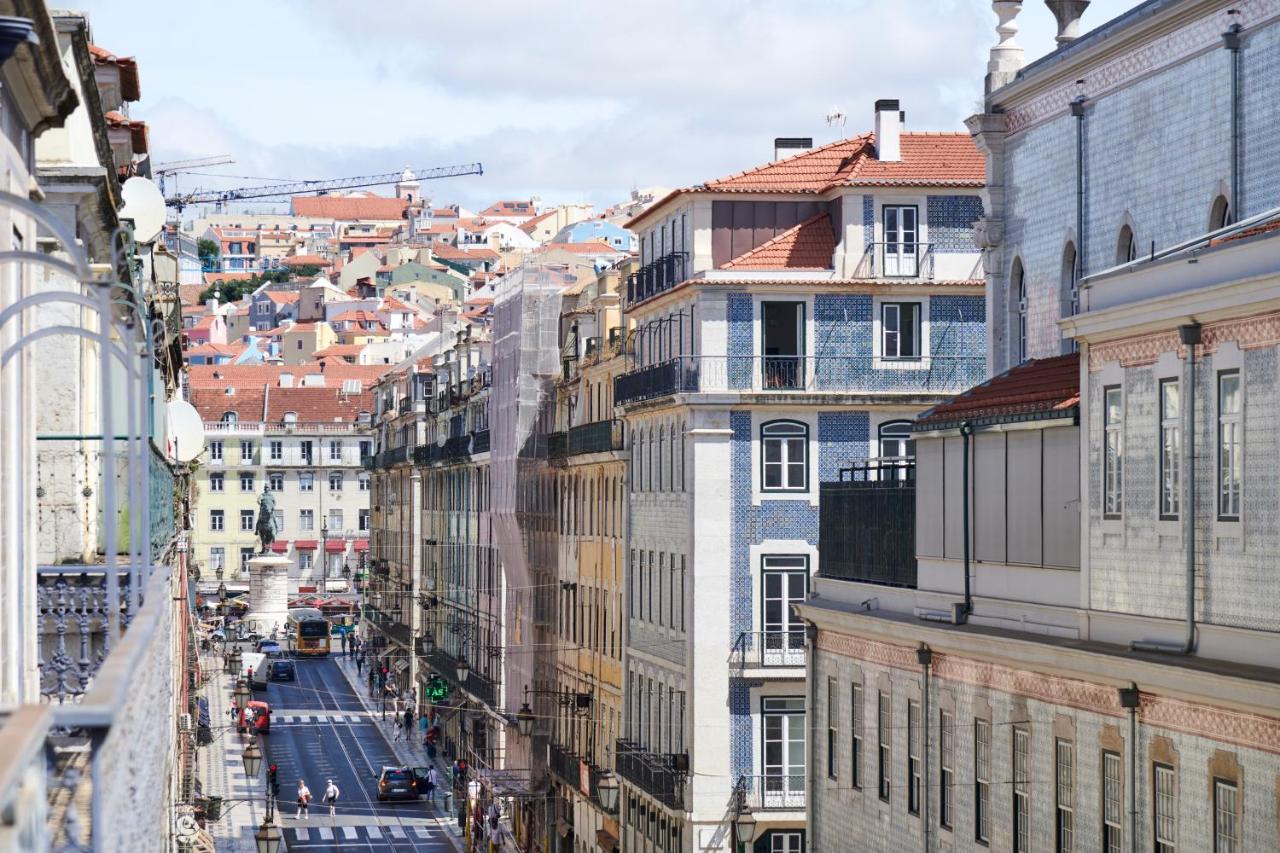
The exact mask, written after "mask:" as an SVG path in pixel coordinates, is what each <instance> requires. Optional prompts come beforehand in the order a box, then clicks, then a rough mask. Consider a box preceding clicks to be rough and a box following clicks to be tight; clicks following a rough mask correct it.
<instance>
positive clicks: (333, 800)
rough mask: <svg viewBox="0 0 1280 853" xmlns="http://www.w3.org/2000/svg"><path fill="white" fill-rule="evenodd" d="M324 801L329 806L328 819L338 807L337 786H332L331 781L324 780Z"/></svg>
mask: <svg viewBox="0 0 1280 853" xmlns="http://www.w3.org/2000/svg"><path fill="white" fill-rule="evenodd" d="M324 801H325V802H326V803H328V804H329V817H333V815H334V813H335V812H336V810H337V805H338V786H337V785H335V784H333V780H332V779H328V780H326V784H325V786H324Z"/></svg>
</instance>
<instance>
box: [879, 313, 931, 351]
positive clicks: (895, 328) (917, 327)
mask: <svg viewBox="0 0 1280 853" xmlns="http://www.w3.org/2000/svg"><path fill="white" fill-rule="evenodd" d="M921 304H922V303H920V302H919V301H917V300H914V299H903V300H900V301H896V302H890V301H889V300H885V301H883V302H881V303H880V357H881V358H883V359H885V360H886V361H890V360H892V361H918V360H920V359H922V358H924V351H923V349H922V348H921V346H920V344H921V336H922V333H923V331H924V318H923V317H921V316H920V308H921ZM904 309H905V310H904ZM908 314H911V315H914V316H913V317H911V318H910V319H911V320H912V322H910V323H908V322H907V318H905V317H904V315H908ZM906 327H909V328H910V331H911V333H912V334H911V337H912V339H913V341H914V346H912V347H906V346H904V344H903V330H904V328H906Z"/></svg>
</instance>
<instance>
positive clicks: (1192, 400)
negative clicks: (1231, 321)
mask: <svg viewBox="0 0 1280 853" xmlns="http://www.w3.org/2000/svg"><path fill="white" fill-rule="evenodd" d="M1178 336H1179V338H1181V341H1182V345H1183V346H1185V347H1186V348H1187V413H1186V415H1185V416H1184V417H1183V424H1184V426H1183V431H1184V432H1185V433H1186V436H1187V438H1186V441H1185V442H1184V444H1185V446H1186V454H1185V456H1184V457H1183V458H1184V464H1183V470H1184V471H1185V472H1186V473H1185V474H1184V475H1183V483H1184V485H1185V489H1184V490H1183V491H1184V500H1185V501H1186V504H1185V505H1184V507H1183V515H1184V516H1185V517H1186V530H1187V532H1186V547H1187V560H1186V586H1187V605H1186V606H1187V615H1186V623H1187V633H1186V637H1185V638H1184V639H1183V641H1182V645H1177V644H1174V643H1162V642H1157V641H1154V640H1135V641H1134V642H1132V643H1130V644H1129V648H1131V649H1134V650H1137V651H1143V652H1169V653H1172V654H1179V655H1189V654H1191V653H1192V652H1193V651H1195V648H1196V467H1195V466H1196V347H1198V346H1199V345H1200V341H1201V328H1200V324H1199V323H1187V324H1185V325H1182V326H1179V327H1178Z"/></svg>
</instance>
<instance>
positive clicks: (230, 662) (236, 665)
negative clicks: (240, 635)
mask: <svg viewBox="0 0 1280 853" xmlns="http://www.w3.org/2000/svg"><path fill="white" fill-rule="evenodd" d="M227 674H228V675H231V676H233V677H234V676H238V675H239V674H240V647H239V646H233V647H232V648H231V652H230V653H229V654H228V655H227Z"/></svg>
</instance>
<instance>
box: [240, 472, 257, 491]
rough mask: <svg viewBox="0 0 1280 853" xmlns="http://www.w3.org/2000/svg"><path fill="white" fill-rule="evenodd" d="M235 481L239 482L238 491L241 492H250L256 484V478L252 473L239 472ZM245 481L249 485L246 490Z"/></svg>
mask: <svg viewBox="0 0 1280 853" xmlns="http://www.w3.org/2000/svg"><path fill="white" fill-rule="evenodd" d="M237 479H238V480H239V481H240V491H242V492H252V491H253V489H254V486H256V485H257V483H258V478H257V477H255V476H254V475H253V472H252V471H240V472H239V474H238V476H237ZM246 481H247V482H248V484H249V487H248V488H245V482H246Z"/></svg>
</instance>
